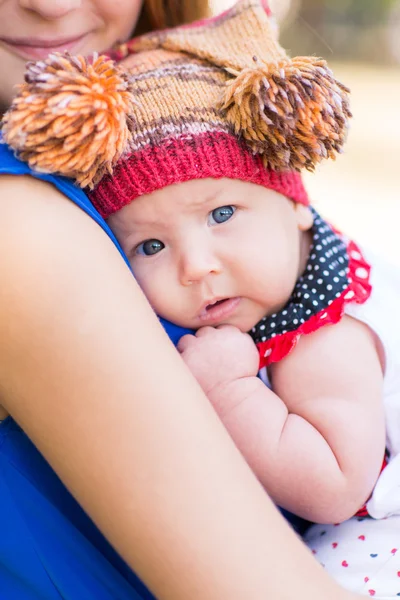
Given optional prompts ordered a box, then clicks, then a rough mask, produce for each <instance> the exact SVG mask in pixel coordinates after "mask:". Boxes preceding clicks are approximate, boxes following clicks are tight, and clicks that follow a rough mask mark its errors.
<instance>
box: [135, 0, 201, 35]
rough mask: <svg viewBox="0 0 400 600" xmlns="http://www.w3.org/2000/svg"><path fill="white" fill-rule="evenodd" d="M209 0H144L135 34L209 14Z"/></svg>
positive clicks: (179, 23) (172, 25)
mask: <svg viewBox="0 0 400 600" xmlns="http://www.w3.org/2000/svg"><path fill="white" fill-rule="evenodd" d="M209 14H210V6H209V2H208V0H144V6H143V11H142V14H141V17H140V19H139V22H138V24H137V27H136V28H135V32H134V33H135V35H138V34H142V33H147V32H148V31H152V30H153V29H164V28H165V27H175V26H176V25H181V24H182V23H190V22H191V21H195V20H197V19H203V18H204V17H207V16H209Z"/></svg>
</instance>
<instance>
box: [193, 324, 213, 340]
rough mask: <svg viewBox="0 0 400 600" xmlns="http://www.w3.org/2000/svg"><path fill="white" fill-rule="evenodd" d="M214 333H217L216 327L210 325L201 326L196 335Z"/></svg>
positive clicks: (203, 335)
mask: <svg viewBox="0 0 400 600" xmlns="http://www.w3.org/2000/svg"><path fill="white" fill-rule="evenodd" d="M213 334H215V327H210V326H209V325H207V326H206V327H200V329H198V330H197V331H196V337H198V338H200V337H205V336H206V335H213Z"/></svg>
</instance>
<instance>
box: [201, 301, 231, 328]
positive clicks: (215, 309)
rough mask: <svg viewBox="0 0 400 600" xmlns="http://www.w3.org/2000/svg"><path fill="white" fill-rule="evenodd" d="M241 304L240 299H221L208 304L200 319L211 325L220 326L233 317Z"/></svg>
mask: <svg viewBox="0 0 400 600" xmlns="http://www.w3.org/2000/svg"><path fill="white" fill-rule="evenodd" d="M239 302H240V298H221V299H220V300H215V302H210V303H209V304H206V305H205V306H204V308H203V309H202V310H201V312H200V315H199V317H200V319H201V320H202V321H204V322H209V323H210V324H214V325H215V324H218V322H219V321H221V322H222V321H224V319H227V318H228V317H230V316H231V314H232V313H233V312H234V310H235V309H236V307H237V306H238V304H239Z"/></svg>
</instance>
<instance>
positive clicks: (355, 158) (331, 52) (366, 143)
mask: <svg viewBox="0 0 400 600" xmlns="http://www.w3.org/2000/svg"><path fill="white" fill-rule="evenodd" d="M232 4H234V1H233V0H212V5H213V9H214V10H215V11H219V10H223V9H225V8H227V7H228V6H230V5H232ZM270 5H271V8H272V10H273V12H274V13H275V15H276V17H277V19H278V22H279V24H280V28H281V42H282V45H283V46H284V47H285V48H286V49H287V50H288V51H289V53H290V55H291V56H295V55H304V54H312V55H317V56H323V57H324V58H325V59H327V60H328V62H329V63H330V65H331V67H332V68H333V70H334V72H335V75H336V77H337V78H338V79H340V80H341V81H343V83H345V84H346V85H348V86H349V87H350V88H351V91H352V100H351V106H352V112H353V115H354V117H353V119H352V123H351V130H350V133H349V139H348V142H347V145H346V147H345V150H344V154H343V155H341V156H340V157H338V159H337V160H336V161H335V162H330V163H326V164H324V165H321V166H320V167H319V168H318V169H317V172H316V173H314V174H308V173H307V174H306V175H305V179H306V184H307V188H308V190H309V193H310V196H311V199H312V201H313V203H314V204H315V206H316V207H317V208H318V209H319V210H320V211H321V212H322V213H323V214H324V215H325V216H327V217H328V218H329V219H330V220H331V222H333V223H334V224H335V225H336V226H337V227H338V228H339V229H341V230H342V231H346V233H348V234H349V235H350V236H354V237H355V238H356V239H357V240H358V241H359V242H361V243H366V244H368V245H370V246H373V247H374V249H376V250H377V251H379V252H380V253H381V254H384V255H386V256H387V257H388V258H389V259H390V260H391V261H392V262H395V263H396V264H398V265H399V266H400V231H399V222H400V114H399V113H400V0H270Z"/></svg>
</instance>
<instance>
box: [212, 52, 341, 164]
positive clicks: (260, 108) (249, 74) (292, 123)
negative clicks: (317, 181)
mask: <svg viewBox="0 0 400 600" xmlns="http://www.w3.org/2000/svg"><path fill="white" fill-rule="evenodd" d="M229 73H230V74H231V75H234V76H235V78H234V79H231V80H230V81H228V83H227V88H226V91H225V94H224V98H223V100H222V108H223V109H225V110H226V111H227V118H228V120H229V121H230V123H231V124H232V126H233V127H234V130H235V133H236V134H237V135H241V136H242V137H243V138H244V139H245V140H246V141H247V143H248V145H249V146H250V148H251V149H252V150H253V152H255V153H257V154H261V155H262V156H263V157H264V160H265V163H266V165H267V166H268V167H269V168H271V169H274V170H277V171H285V170H290V169H294V170H301V169H303V168H305V169H308V170H309V171H312V170H313V169H314V167H315V165H316V164H317V163H319V162H320V161H321V160H323V159H325V158H335V157H336V153H340V152H341V150H342V146H343V144H344V142H345V139H346V135H347V129H348V120H349V118H350V117H351V113H350V109H349V101H348V94H349V89H348V88H346V87H345V86H344V85H342V84H341V83H339V82H338V81H336V79H335V78H334V77H333V74H332V72H331V71H330V69H329V68H328V66H327V64H326V62H325V61H324V60H321V59H318V58H313V57H298V58H294V59H293V60H290V59H284V60H282V61H280V62H279V63H278V64H264V63H261V62H260V61H258V60H257V58H256V57H254V68H247V69H244V70H243V71H241V72H235V71H232V70H229Z"/></svg>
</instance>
